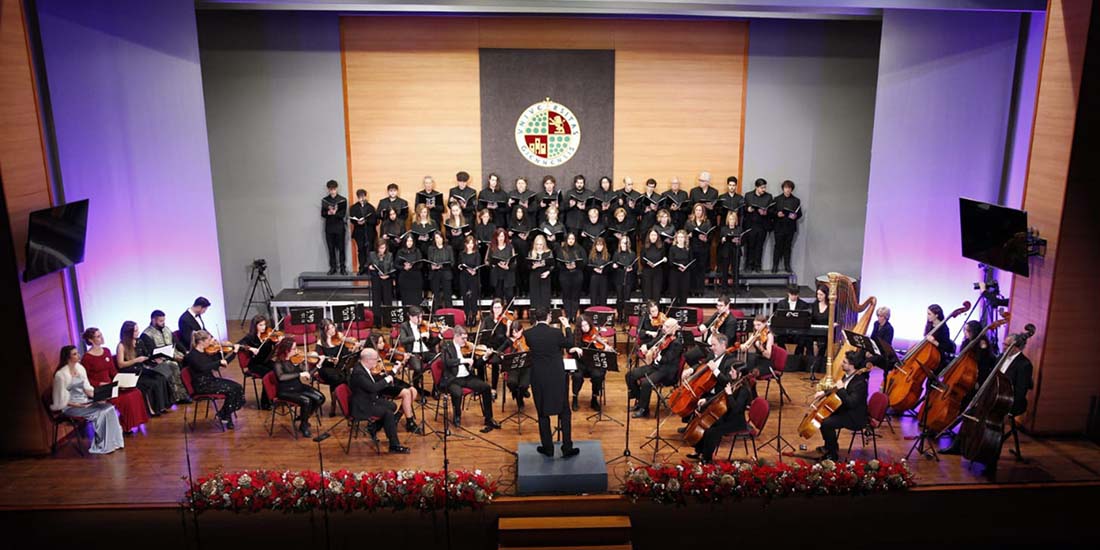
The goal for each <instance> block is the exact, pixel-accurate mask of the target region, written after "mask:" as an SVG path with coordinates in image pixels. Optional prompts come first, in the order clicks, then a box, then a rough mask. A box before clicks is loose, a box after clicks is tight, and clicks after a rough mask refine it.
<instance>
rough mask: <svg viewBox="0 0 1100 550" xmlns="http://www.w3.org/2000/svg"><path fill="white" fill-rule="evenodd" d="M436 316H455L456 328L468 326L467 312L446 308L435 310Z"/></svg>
mask: <svg viewBox="0 0 1100 550" xmlns="http://www.w3.org/2000/svg"><path fill="white" fill-rule="evenodd" d="M435 314H436V315H454V317H455V326H466V312H465V311H462V310H461V309H456V308H453V307H444V308H440V309H437V310H435Z"/></svg>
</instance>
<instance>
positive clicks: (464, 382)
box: [442, 327, 500, 433]
mask: <svg viewBox="0 0 1100 550" xmlns="http://www.w3.org/2000/svg"><path fill="white" fill-rule="evenodd" d="M467 343H468V341H467V335H466V329H465V328H463V327H455V328H454V340H453V341H451V342H447V343H445V344H443V384H442V385H443V387H444V388H446V391H447V392H448V393H450V394H451V405H452V407H453V408H454V425H455V426H459V427H461V426H462V391H463V390H464V389H465V388H470V389H471V390H473V392H474V393H472V394H471V395H477V396H480V397H481V399H480V401H481V415H482V417H484V419H485V427H483V428H482V429H481V433H489V432H491V431H493V430H495V429H498V428H500V424H498V423H497V422H496V421H494V420H493V388H492V387H491V386H489V383H488V382H486V381H485V380H482V379H481V378H478V377H477V376H475V375H474V360H475V359H474V355H473V353H472V350H466V351H464V350H463V347H464V346H466V345H467ZM471 347H472V346H471Z"/></svg>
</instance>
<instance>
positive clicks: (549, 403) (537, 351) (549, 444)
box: [523, 323, 573, 451]
mask: <svg viewBox="0 0 1100 550" xmlns="http://www.w3.org/2000/svg"><path fill="white" fill-rule="evenodd" d="M523 335H524V338H525V339H526V340H527V347H529V348H530V349H531V351H530V354H529V358H530V362H531V391H532V394H533V395H534V398H535V410H536V411H538V417H539V438H540V440H541V441H542V447H543V448H544V449H548V450H552V449H553V448H554V438H553V434H552V432H551V430H550V417H551V416H555V415H556V416H557V417H558V423H559V424H560V425H561V438H562V439H561V440H562V444H561V447H562V451H568V450H569V449H572V448H573V429H572V426H573V424H572V422H573V417H572V412H571V411H570V409H569V404H568V395H569V386H568V380H569V376H568V373H566V372H565V363H564V362H563V361H562V356H561V352H562V350H563V349H567V348H569V346H570V342H572V341H573V334H572V331H571V330H570V329H569V328H568V327H567V328H566V329H565V332H564V333H563V332H562V331H561V330H559V329H556V328H554V327H551V326H550V325H548V324H546V323H538V324H536V325H535V326H533V327H531V328H529V329H527V330H526V331H525V332H524V333H523Z"/></svg>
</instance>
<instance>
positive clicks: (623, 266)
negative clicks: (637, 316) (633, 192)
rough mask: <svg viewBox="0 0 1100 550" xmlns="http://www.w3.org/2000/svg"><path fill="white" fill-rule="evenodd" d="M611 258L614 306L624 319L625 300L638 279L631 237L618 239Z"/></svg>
mask: <svg viewBox="0 0 1100 550" xmlns="http://www.w3.org/2000/svg"><path fill="white" fill-rule="evenodd" d="M619 210H622V209H621V208H620V209H619ZM611 260H612V264H611V267H613V268H614V271H612V282H613V284H614V285H615V306H616V307H617V308H618V310H619V319H626V318H627V301H629V300H630V296H631V295H632V294H633V293H634V286H635V285H636V284H637V280H638V277H637V273H638V255H637V254H635V253H634V249H633V247H632V245H631V239H629V238H623V239H619V244H618V248H617V249H616V250H615V255H614V256H612V258H611Z"/></svg>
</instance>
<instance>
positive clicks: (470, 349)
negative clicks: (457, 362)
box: [460, 342, 493, 358]
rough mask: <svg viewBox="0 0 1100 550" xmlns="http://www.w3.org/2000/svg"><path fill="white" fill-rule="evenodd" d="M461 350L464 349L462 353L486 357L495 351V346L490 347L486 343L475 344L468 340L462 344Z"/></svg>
mask: <svg viewBox="0 0 1100 550" xmlns="http://www.w3.org/2000/svg"><path fill="white" fill-rule="evenodd" d="M460 351H462V355H469V356H472V357H482V358H484V357H488V356H489V355H491V354H492V353H493V348H490V347H489V346H486V345H484V344H482V345H478V346H475V345H473V344H471V343H470V342H466V343H465V344H462V348H460Z"/></svg>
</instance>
